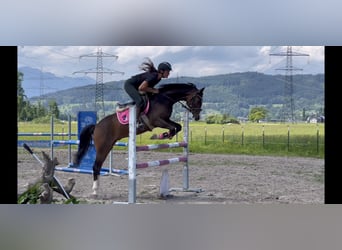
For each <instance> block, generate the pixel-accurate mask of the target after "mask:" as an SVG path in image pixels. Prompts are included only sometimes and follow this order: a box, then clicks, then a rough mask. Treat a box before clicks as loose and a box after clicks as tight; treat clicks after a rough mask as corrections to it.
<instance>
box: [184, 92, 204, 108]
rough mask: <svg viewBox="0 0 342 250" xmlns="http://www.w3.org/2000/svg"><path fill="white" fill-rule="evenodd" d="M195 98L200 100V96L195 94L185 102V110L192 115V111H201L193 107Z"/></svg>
mask: <svg viewBox="0 0 342 250" xmlns="http://www.w3.org/2000/svg"><path fill="white" fill-rule="evenodd" d="M196 97H199V98H200V99H202V96H200V95H199V94H198V93H197V92H196V93H195V94H194V95H193V96H191V97H190V98H189V100H188V101H187V102H186V103H187V107H186V109H187V110H189V111H190V112H191V113H192V112H193V111H198V112H201V111H202V108H195V107H193V105H194V102H195V98H196Z"/></svg>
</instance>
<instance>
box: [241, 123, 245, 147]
mask: <svg viewBox="0 0 342 250" xmlns="http://www.w3.org/2000/svg"><path fill="white" fill-rule="evenodd" d="M241 130H242V132H241V145H242V146H243V138H244V133H245V127H244V126H243V125H242V126H241Z"/></svg>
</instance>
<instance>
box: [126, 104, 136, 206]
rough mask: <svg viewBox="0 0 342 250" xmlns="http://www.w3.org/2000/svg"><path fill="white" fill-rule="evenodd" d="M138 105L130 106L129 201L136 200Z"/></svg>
mask: <svg viewBox="0 0 342 250" xmlns="http://www.w3.org/2000/svg"><path fill="white" fill-rule="evenodd" d="M136 120H137V116H136V106H135V105H132V106H130V107H129V143H128V203H130V204H132V203H135V202H136V191H137V180H136V152H137V150H136V135H137V128H136V123H137V121H136Z"/></svg>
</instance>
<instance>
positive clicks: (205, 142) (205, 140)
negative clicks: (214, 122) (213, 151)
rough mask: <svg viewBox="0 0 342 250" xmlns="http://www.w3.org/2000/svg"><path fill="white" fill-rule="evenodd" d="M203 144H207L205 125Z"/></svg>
mask: <svg viewBox="0 0 342 250" xmlns="http://www.w3.org/2000/svg"><path fill="white" fill-rule="evenodd" d="M204 145H207V127H205V128H204Z"/></svg>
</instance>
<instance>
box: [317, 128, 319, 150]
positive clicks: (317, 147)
mask: <svg viewBox="0 0 342 250" xmlns="http://www.w3.org/2000/svg"><path fill="white" fill-rule="evenodd" d="M317 154H319V129H318V123H317Z"/></svg>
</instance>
